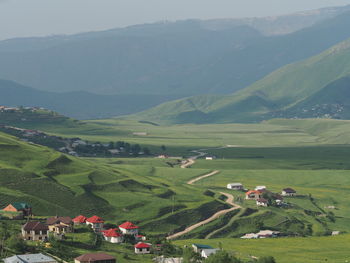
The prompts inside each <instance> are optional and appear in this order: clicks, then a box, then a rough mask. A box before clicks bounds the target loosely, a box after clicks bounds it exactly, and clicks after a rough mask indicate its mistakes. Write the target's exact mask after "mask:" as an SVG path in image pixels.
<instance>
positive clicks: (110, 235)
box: [102, 228, 124, 243]
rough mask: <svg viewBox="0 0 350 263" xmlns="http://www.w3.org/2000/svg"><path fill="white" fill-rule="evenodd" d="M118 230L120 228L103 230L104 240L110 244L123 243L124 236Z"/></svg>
mask: <svg viewBox="0 0 350 263" xmlns="http://www.w3.org/2000/svg"><path fill="white" fill-rule="evenodd" d="M118 230H119V229H118V228H111V229H108V230H102V235H103V237H104V239H105V240H106V241H108V242H110V243H122V242H123V240H124V238H123V235H122V234H121V233H119V232H118Z"/></svg>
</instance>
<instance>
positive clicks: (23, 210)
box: [3, 202, 32, 216]
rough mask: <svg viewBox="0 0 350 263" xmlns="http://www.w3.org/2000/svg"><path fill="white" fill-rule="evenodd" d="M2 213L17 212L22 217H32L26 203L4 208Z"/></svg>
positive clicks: (13, 204)
mask: <svg viewBox="0 0 350 263" xmlns="http://www.w3.org/2000/svg"><path fill="white" fill-rule="evenodd" d="M3 211H6V212H17V213H22V214H23V216H31V215H32V207H31V206H30V205H29V204H27V203H18V202H15V203H12V204H9V205H8V206H6V207H5V208H4V209H3Z"/></svg>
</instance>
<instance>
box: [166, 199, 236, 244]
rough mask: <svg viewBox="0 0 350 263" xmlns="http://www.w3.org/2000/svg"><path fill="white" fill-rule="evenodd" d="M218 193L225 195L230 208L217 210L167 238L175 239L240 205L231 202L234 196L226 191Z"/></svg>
mask: <svg viewBox="0 0 350 263" xmlns="http://www.w3.org/2000/svg"><path fill="white" fill-rule="evenodd" d="M220 194H222V195H225V196H226V197H227V200H226V203H227V204H229V205H231V206H232V207H231V208H229V209H224V210H221V211H218V212H216V213H215V214H214V215H212V216H211V217H209V218H208V219H205V220H203V221H201V222H198V223H197V224H194V225H192V226H189V227H187V228H186V229H185V230H183V231H181V232H178V233H175V234H173V235H170V236H168V237H167V239H168V240H171V239H175V238H177V237H179V236H182V235H185V234H187V233H189V232H191V231H193V230H194V229H196V228H198V227H201V226H204V225H205V224H208V223H210V222H211V221H214V220H215V219H217V218H219V217H220V216H222V215H225V214H227V213H229V212H231V211H233V210H236V209H239V208H241V206H239V205H237V204H235V203H234V202H233V201H234V197H233V196H232V195H231V194H227V193H223V192H221V193H220Z"/></svg>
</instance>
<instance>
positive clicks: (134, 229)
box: [119, 221, 139, 236]
mask: <svg viewBox="0 0 350 263" xmlns="http://www.w3.org/2000/svg"><path fill="white" fill-rule="evenodd" d="M119 229H120V231H121V232H122V233H123V234H124V235H133V236H137V235H138V233H139V227H138V226H136V225H134V224H133V223H131V222H129V221H128V222H125V223H123V224H121V225H120V226H119Z"/></svg>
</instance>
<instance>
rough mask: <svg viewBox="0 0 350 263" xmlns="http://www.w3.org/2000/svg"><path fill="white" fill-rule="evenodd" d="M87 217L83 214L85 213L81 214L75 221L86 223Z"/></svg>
mask: <svg viewBox="0 0 350 263" xmlns="http://www.w3.org/2000/svg"><path fill="white" fill-rule="evenodd" d="M86 219H87V217H85V216H83V215H80V216H77V217H76V218H73V222H76V223H85V222H86Z"/></svg>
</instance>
